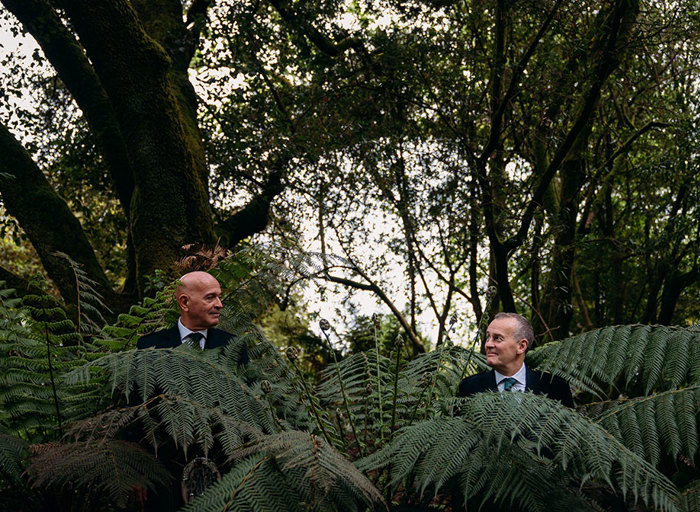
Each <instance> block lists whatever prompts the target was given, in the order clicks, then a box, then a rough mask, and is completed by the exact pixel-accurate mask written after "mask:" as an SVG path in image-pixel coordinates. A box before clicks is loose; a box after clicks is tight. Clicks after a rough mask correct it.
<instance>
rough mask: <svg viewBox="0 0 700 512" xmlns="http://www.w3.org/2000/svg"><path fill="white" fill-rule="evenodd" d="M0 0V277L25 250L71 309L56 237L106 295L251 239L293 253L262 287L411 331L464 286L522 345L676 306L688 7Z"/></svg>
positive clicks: (685, 166) (681, 282) (655, 319)
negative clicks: (519, 333) (350, 304)
mask: <svg viewBox="0 0 700 512" xmlns="http://www.w3.org/2000/svg"><path fill="white" fill-rule="evenodd" d="M0 4H1V5H2V7H1V9H2V11H0V12H1V13H2V18H3V31H4V32H5V33H6V34H7V35H8V36H9V35H10V34H14V35H19V34H27V35H28V36H30V37H31V38H33V40H34V41H36V43H37V45H38V48H37V49H36V51H34V52H33V53H32V55H31V56H26V54H23V53H22V51H19V50H12V51H8V52H6V54H5V57H4V61H3V68H2V73H3V84H4V85H3V89H2V92H3V94H2V104H1V105H0V124H1V126H0V144H1V146H2V147H1V148H0V149H1V152H2V155H3V156H2V159H1V160H0V197H1V198H2V204H3V208H4V212H5V213H4V214H3V215H4V217H3V218H4V219H5V223H4V226H3V232H2V234H3V242H2V244H3V252H2V254H3V257H2V261H1V262H0V267H1V270H0V272H1V273H2V275H1V276H0V277H1V278H2V279H3V280H5V281H6V282H8V283H10V284H11V285H12V286H13V287H15V288H17V289H18V290H22V289H24V288H26V284H27V280H28V279H29V277H30V273H31V271H33V270H35V269H36V268H39V267H40V268H42V269H43V271H44V272H45V273H46V275H48V276H49V277H50V279H51V280H52V281H53V283H54V285H55V288H56V290H58V292H59V293H60V295H61V296H62V298H63V300H64V302H65V303H66V304H67V305H68V306H69V307H72V306H73V305H75V304H76V303H77V291H76V286H75V276H74V270H73V269H72V267H71V265H69V264H67V260H66V258H65V257H62V256H59V253H60V254H64V255H67V256H68V257H69V258H70V259H71V260H72V261H74V262H75V263H77V264H78V265H80V267H81V269H82V270H83V271H84V272H85V273H86V274H87V276H89V278H90V279H91V280H93V281H94V282H95V288H96V290H97V291H98V292H99V293H100V294H101V296H102V297H103V298H104V301H105V303H106V304H107V305H108V306H109V307H110V309H111V311H113V312H121V311H126V310H127V309H128V306H129V305H130V304H133V303H134V302H135V301H137V300H140V299H142V298H143V297H145V296H148V295H149V294H152V293H153V289H154V288H153V286H152V285H153V281H152V280H153V279H154V278H155V276H156V275H157V272H165V275H166V276H168V277H175V276H176V274H177V272H178V270H175V268H176V262H177V261H178V260H180V259H181V258H183V257H186V256H188V255H190V256H191V255H192V254H193V252H196V251H197V250H200V249H202V248H205V249H212V248H214V247H216V246H218V247H221V248H223V249H227V250H234V251H236V250H238V248H240V247H241V244H245V243H247V241H248V240H251V237H252V240H254V241H258V242H262V243H263V244H264V249H262V250H263V251H265V252H267V253H268V255H269V256H270V257H271V258H273V259H275V260H276V261H278V262H279V264H280V265H287V266H289V267H290V268H292V269H298V268H299V266H298V265H297V266H295V265H294V263H293V260H294V258H300V257H301V256H299V255H301V254H306V255H307V256H308V257H309V258H310V259H312V260H313V261H314V264H313V265H312V267H313V268H311V269H310V270H309V269H308V266H306V267H304V268H306V269H307V271H305V272H301V273H298V275H287V276H286V277H285V279H287V280H288V284H289V286H288V287H287V288H285V287H282V288H281V289H282V290H286V291H284V292H282V293H281V295H280V296H279V297H278V302H279V304H280V305H282V307H284V305H285V304H287V303H288V302H289V300H290V295H289V293H292V294H293V293H295V292H298V290H299V286H303V285H304V283H306V282H308V281H309V279H313V281H314V282H315V283H316V286H318V287H320V288H321V289H323V288H325V287H327V286H328V287H333V286H340V287H342V289H344V290H347V293H350V292H352V291H361V292H363V293H369V294H372V295H373V296H374V297H376V300H377V301H379V302H380V303H382V305H383V309H384V311H386V312H391V313H392V314H393V315H394V316H395V317H396V319H397V320H398V321H399V323H400V325H401V327H402V329H404V330H405V331H406V332H407V333H408V334H409V337H410V338H411V340H412V341H413V343H414V346H415V348H416V350H418V351H420V350H422V346H421V344H422V342H421V340H420V336H419V334H418V331H419V330H420V326H419V325H418V321H419V320H418V319H419V318H421V315H422V317H423V318H424V317H425V316H426V315H427V316H430V317H432V319H433V320H432V322H433V324H432V326H433V327H432V329H433V330H431V333H430V336H431V338H432V339H434V340H435V341H436V342H437V343H441V342H442V340H443V339H444V337H445V335H446V332H447V330H448V329H449V326H450V317H451V315H453V314H457V315H459V316H460V317H461V318H463V319H467V320H468V321H476V320H478V319H479V318H481V316H482V314H483V313H484V308H485V307H486V291H487V289H488V288H489V287H495V288H496V290H497V296H496V300H494V301H492V302H491V303H490V306H489V307H490V308H491V309H492V311H495V310H509V311H519V312H523V313H525V314H526V315H527V316H528V317H532V319H533V321H534V323H535V328H536V329H535V330H536V332H537V334H538V337H539V339H540V340H542V341H547V340H553V339H561V338H564V337H566V336H568V335H569V334H572V333H576V332H582V331H585V330H589V329H591V328H594V327H600V326H605V325H610V324H620V323H637V322H638V323H661V324H673V323H676V324H691V323H693V322H694V321H697V318H698V305H697V304H698V301H697V300H696V298H697V294H698V291H699V285H698V281H699V279H700V274H699V272H698V251H699V250H700V249H699V248H700V243H698V242H699V240H698V237H699V236H700V213H699V207H698V205H699V204H700V197H698V194H700V184H699V183H698V180H699V179H700V177H699V176H700V173H699V172H698V154H699V152H698V146H697V145H698V142H697V141H698V137H697V131H698V83H699V82H698V55H699V54H698V44H699V43H698V29H699V27H700V23H698V8H697V7H698V5H697V2H695V1H687V2H667V1H639V0H604V1H601V0H595V1H593V0H591V1H583V2H578V1H577V2H567V1H562V0H548V1H543V2H542V1H538V2H531V1H507V0H498V1H495V2H480V1H468V2H454V1H449V0H448V1H437V0H422V1H419V0H416V1H401V0H390V1H377V2H362V1H343V2H340V1H320V2H316V1H314V2H291V1H279V0H269V1H263V2H259V1H250V2H247V1H244V2H238V1H235V2H234V1H223V0H222V1H206V0H194V1H188V2H180V1H176V0H159V1H145V0H143V1H142V0H131V1H128V0H119V1H114V2H94V1H80V0H61V1H58V0H55V1H54V0H2V2H0ZM23 55H24V57H23ZM30 97H31V98H33V99H34V102H33V103H31V105H29V104H28V103H27V101H26V100H27V98H30ZM309 253H312V254H309ZM389 268H390V269H392V271H391V272H386V271H385V269H389ZM292 274H293V272H292ZM323 283H327V284H323ZM293 285H294V286H293ZM295 286H296V288H295Z"/></svg>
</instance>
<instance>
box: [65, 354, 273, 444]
mask: <svg viewBox="0 0 700 512" xmlns="http://www.w3.org/2000/svg"><path fill="white" fill-rule="evenodd" d="M235 350H236V347H235V346H233V345H232V346H229V347H227V348H226V350H225V351H222V350H221V349H214V350H205V351H202V350H195V349H192V348H190V347H189V346H186V345H183V346H181V347H178V348H176V349H148V350H132V351H127V352H121V353H117V354H111V355H109V356H105V357H103V358H101V359H98V360H97V361H94V362H92V363H90V365H86V367H84V368H83V369H82V370H81V371H76V372H73V373H72V374H70V375H69V376H68V379H69V380H68V381H69V382H80V381H81V380H82V379H86V378H89V377H90V375H91V372H90V371H88V370H89V369H90V367H98V368H103V369H105V370H107V371H108V372H109V373H110V375H111V377H110V378H111V382H112V388H113V390H115V391H117V392H119V393H124V396H125V397H126V398H127V399H130V400H132V401H133V400H136V401H137V402H142V403H145V404H147V406H148V407H146V409H144V411H146V412H148V413H154V414H155V416H153V417H151V415H150V414H145V413H144V414H143V415H142V418H141V419H142V420H143V421H145V422H146V425H147V428H148V430H149V432H151V433H152V434H153V437H152V439H153V441H154V442H155V437H154V436H155V430H156V428H157V427H158V426H161V425H162V426H163V428H164V429H165V431H166V432H167V433H168V434H169V435H170V436H171V438H172V439H173V440H174V441H175V442H176V443H177V444H178V445H179V446H181V447H182V449H184V450H187V448H188V447H189V446H191V445H193V444H195V443H198V444H200V445H201V446H202V448H203V449H204V451H205V452H206V451H207V450H208V449H209V448H211V446H212V444H213V440H214V433H213V429H216V428H219V427H221V426H222V424H221V422H220V418H232V419H235V420H236V421H238V422H243V423H246V424H248V425H250V426H251V427H253V428H255V429H258V430H260V431H261V432H267V433H271V432H274V431H276V429H277V425H276V423H275V421H274V419H273V418H272V416H271V413H270V410H269V408H268V407H267V405H266V404H265V402H264V400H262V399H261V398H260V397H259V396H255V395H253V394H252V393H251V391H250V389H249V388H248V387H247V386H246V383H245V381H244V380H243V379H242V378H241V376H239V375H238V373H237V372H238V371H239V370H237V369H236V365H235V364H231V363H230V357H227V354H228V353H229V352H234V351H235ZM154 397H155V398H157V399H156V400H153V398H154ZM151 406H152V407H151ZM225 433H227V434H230V431H225ZM239 437H240V436H239ZM229 444H230V443H229Z"/></svg>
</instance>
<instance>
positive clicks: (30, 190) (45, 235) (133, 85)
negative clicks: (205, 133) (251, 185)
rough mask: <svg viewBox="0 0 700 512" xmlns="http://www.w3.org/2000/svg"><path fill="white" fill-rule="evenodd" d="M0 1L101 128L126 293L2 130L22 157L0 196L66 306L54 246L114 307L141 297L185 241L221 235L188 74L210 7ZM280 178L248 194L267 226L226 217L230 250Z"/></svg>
mask: <svg viewBox="0 0 700 512" xmlns="http://www.w3.org/2000/svg"><path fill="white" fill-rule="evenodd" d="M1 1H2V4H3V5H4V6H5V7H6V8H7V9H8V10H9V11H10V12H12V13H13V14H14V15H15V16H16V17H17V18H18V20H19V21H20V22H21V23H22V25H23V26H24V28H26V30H27V31H28V32H29V33H30V34H31V35H32V36H33V37H34V38H35V39H36V41H37V42H38V43H39V45H40V46H41V47H42V49H43V51H44V55H45V56H46V58H47V59H48V60H49V62H50V63H51V64H52V66H53V67H54V69H55V70H56V72H57V75H58V77H59V78H60V79H61V81H62V82H63V83H64V84H65V86H66V88H67V89H68V90H69V92H70V94H71V95H72V97H73V98H74V99H75V101H76V103H77V104H78V106H79V107H80V109H81V110H82V111H83V113H84V115H85V119H86V121H87V123H88V125H89V127H90V130H91V132H92V133H93V134H94V135H95V138H96V141H97V144H98V147H99V150H100V152H101V156H102V157H103V161H104V164H105V165H106V166H107V168H108V171H109V174H110V176H111V178H112V181H113V184H114V190H115V194H116V196H117V197H118V198H119V201H120V204H121V207H122V209H123V211H124V215H125V217H126V219H127V222H128V228H129V232H128V243H129V247H128V248H127V249H128V250H127V253H128V255H129V273H128V274H129V275H128V276H127V279H126V283H125V285H124V288H123V290H122V299H124V300H121V299H119V298H118V297H117V294H114V293H112V292H111V288H110V287H109V284H108V281H107V279H106V278H105V274H104V271H103V269H102V268H101V267H100V265H99V263H98V262H97V259H96V257H95V254H94V251H93V250H92V247H91V246H90V243H89V241H88V239H87V237H86V236H85V235H84V234H83V233H82V228H81V225H80V222H79V221H78V219H77V218H76V217H75V216H74V214H73V213H72V212H71V211H70V209H69V208H68V207H67V206H66V204H65V201H63V199H62V198H61V197H60V196H59V195H58V194H57V193H56V192H55V190H54V189H52V188H51V186H50V184H49V183H48V181H46V179H45V178H44V177H43V175H42V173H41V171H40V169H39V168H38V167H37V166H36V164H34V163H33V162H32V161H31V158H30V156H29V154H28V153H27V152H26V151H23V150H22V148H21V146H20V145H19V142H18V141H17V140H16V139H15V138H14V137H13V136H12V135H11V134H10V132H9V131H8V130H6V129H3V131H2V138H1V142H2V148H0V149H3V150H4V151H9V150H10V149H11V150H12V151H13V152H14V154H16V155H17V157H16V158H15V159H14V160H13V161H12V162H10V161H9V160H7V159H6V160H4V164H5V165H4V166H3V172H5V173H7V174H8V175H11V176H12V178H11V179H4V180H0V194H2V197H3V200H4V202H5V206H6V208H7V209H8V211H9V213H10V214H11V215H13V216H14V217H15V218H16V219H18V221H19V223H20V225H21V226H22V228H23V229H24V231H25V233H26V234H27V236H28V237H29V239H30V241H31V242H32V244H33V245H34V246H35V248H36V249H37V252H38V254H39V256H40V258H41V260H42V264H43V265H44V266H45V268H46V269H47V271H48V273H49V275H50V277H51V278H52V279H53V280H54V282H55V283H56V286H57V287H58V289H59V291H60V292H61V294H62V295H63V296H64V298H65V299H66V301H71V300H72V299H73V298H74V297H75V290H74V288H75V284H74V279H71V278H70V277H71V275H72V271H71V270H70V269H69V268H68V266H67V265H66V266H65V268H63V267H61V266H60V265H56V264H54V263H52V261H53V259H54V258H55V257H54V256H52V254H53V253H54V252H55V251H56V250H61V251H63V252H65V253H66V254H68V255H69V256H70V257H71V258H73V259H74V260H75V261H77V262H79V263H81V264H82V265H84V267H85V270H86V272H87V273H88V275H89V276H90V277H91V278H92V279H94V280H96V281H97V282H98V283H100V284H101V286H102V288H103V289H102V290H101V291H102V292H103V294H104V295H105V297H106V298H108V299H109V298H111V299H112V300H109V301H108V302H109V305H110V306H112V307H116V309H117V310H119V309H120V306H119V304H120V303H123V302H124V301H127V302H128V301H129V300H133V299H135V298H137V297H140V296H142V294H143V290H144V285H145V282H146V277H147V276H148V275H152V274H153V273H154V272H155V271H156V270H157V269H166V270H167V269H171V268H173V265H174V263H175V262H176V260H177V259H178V258H179V257H180V256H182V254H183V251H182V246H183V245H186V244H190V243H202V244H205V245H212V244H214V243H215V241H216V237H215V231H214V228H215V227H214V217H213V213H212V210H211V207H210V204H209V192H208V176H209V169H208V166H207V161H206V155H205V150H204V145H203V141H202V136H201V133H200V131H199V127H198V121H197V116H196V114H197V99H196V95H195V93H194V90H193V87H192V84H191V83H190V82H189V80H188V75H187V72H188V67H189V64H190V61H191V59H192V56H193V55H194V52H195V49H196V47H197V44H198V40H199V30H200V28H201V25H202V24H201V22H202V20H203V19H205V17H206V10H207V8H208V7H209V5H210V4H211V2H206V1H195V2H193V3H192V4H191V5H190V8H189V11H188V12H186V13H183V6H182V3H181V2H180V1H178V0H149V1H146V0H133V1H127V0H110V1H102V0H98V1H92V0H90V1H88V0H61V1H56V2H53V1H50V0H1ZM281 174H283V173H280V170H279V169H275V170H274V172H271V175H273V176H274V179H273V180H271V181H272V182H274V183H272V184H271V185H270V186H269V187H267V188H266V189H265V190H264V191H263V194H262V195H261V197H257V196H256V197H253V201H252V202H253V203H254V204H255V210H256V213H258V214H259V215H258V216H257V217H259V218H262V219H263V222H260V221H259V219H257V220H258V222H257V223H255V225H249V223H248V217H249V212H247V213H246V215H247V216H246V215H241V216H237V215H233V216H232V217H230V218H228V219H223V220H224V221H225V222H224V223H223V224H222V225H223V229H224V231H226V232H229V231H230V232H232V233H233V234H232V235H231V236H227V237H226V238H225V239H226V241H227V243H228V244H229V245H233V244H235V243H237V242H238V241H240V240H241V239H243V238H245V237H247V236H250V235H251V234H252V233H254V232H256V231H260V230H262V229H264V228H265V225H266V223H267V215H268V213H269V211H268V210H269V207H270V203H271V202H272V200H273V199H274V197H275V196H276V195H277V194H278V193H279V192H280V191H281V190H282V189H283V184H282V182H281V180H280V175H281ZM38 182H41V187H39V188H36V186H37V185H36V184H37V183H38ZM39 191H41V194H42V198H43V199H42V202H40V203H39V202H37V201H36V197H35V195H36V194H37V193H39ZM14 195H18V196H24V197H25V198H27V199H28V200H15V198H13V197H12V196H14ZM29 198H33V200H29ZM244 210H245V209H244ZM224 234H227V233H224ZM75 239H80V242H79V243H77V242H75ZM61 240H63V241H65V243H63V242H61Z"/></svg>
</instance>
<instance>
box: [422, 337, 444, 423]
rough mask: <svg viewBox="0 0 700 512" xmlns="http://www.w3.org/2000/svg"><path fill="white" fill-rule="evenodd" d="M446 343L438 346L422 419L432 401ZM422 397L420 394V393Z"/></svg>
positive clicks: (425, 415) (426, 415)
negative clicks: (438, 349) (435, 363)
mask: <svg viewBox="0 0 700 512" xmlns="http://www.w3.org/2000/svg"><path fill="white" fill-rule="evenodd" d="M445 345H446V343H442V344H440V354H439V355H438V362H437V366H436V368H435V371H434V372H433V375H432V378H431V379H430V391H429V392H428V399H427V400H426V401H425V412H424V414H423V418H424V419H425V418H427V417H428V411H429V410H430V403H431V402H432V401H433V391H434V389H435V383H436V382H437V376H438V373H440V368H441V367H442V356H443V353H444V350H445ZM421 395H422V393H421Z"/></svg>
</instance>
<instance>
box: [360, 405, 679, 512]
mask: <svg viewBox="0 0 700 512" xmlns="http://www.w3.org/2000/svg"><path fill="white" fill-rule="evenodd" d="M461 410H462V416H461V417H442V418H436V419H433V420H427V421H423V422H420V423H418V424H416V425H414V426H411V427H407V428H405V429H403V430H402V431H400V432H399V435H398V436H397V437H396V438H395V439H394V440H393V441H392V443H391V444H390V445H388V446H387V447H386V448H384V449H382V450H380V451H379V452H377V453H375V454H374V455H372V456H370V457H368V458H366V459H364V460H362V461H360V463H359V467H360V468H361V469H363V470H365V471H367V470H377V469H380V468H388V470H389V471H390V473H391V481H392V483H393V484H398V483H399V482H403V483H404V485H407V486H411V485H413V484H415V485H416V486H417V489H418V490H419V491H420V492H421V493H422V492H424V491H426V490H428V489H432V490H433V492H434V493H437V492H439V491H440V490H442V489H443V488H445V490H446V491H450V492H454V491H459V493H461V495H462V496H463V497H464V500H468V499H470V498H474V497H476V496H480V497H482V498H483V499H494V500H496V501H499V502H503V503H508V502H517V503H519V504H521V505H523V506H526V507H529V508H532V509H536V510H546V509H549V508H551V507H552V503H551V502H550V499H551V496H569V497H570V498H571V500H572V502H577V501H578V502H580V500H577V499H574V498H575V496H576V493H575V492H574V491H573V489H575V488H576V487H578V486H580V485H582V484H584V483H586V482H587V481H589V480H591V479H595V480H598V481H601V482H604V483H606V484H608V485H610V486H612V487H613V488H615V489H619V490H620V491H621V492H622V493H623V495H627V494H629V495H630V496H631V497H632V498H633V499H641V500H642V501H644V502H646V503H649V504H653V505H654V506H656V507H660V508H663V509H666V510H675V509H676V506H675V503H674V498H675V495H676V490H675V488H674V487H673V485H672V484H671V483H670V482H669V481H668V480H667V479H666V478H665V477H664V476H663V475H661V474H660V473H658V472H657V471H656V470H655V469H654V468H653V467H652V466H651V465H650V464H649V463H647V462H646V461H644V460H643V459H642V458H640V457H639V456H637V455H636V454H635V453H633V452H632V451H630V450H628V449H627V448H626V447H625V446H624V445H623V444H622V443H620V442H619V441H617V440H616V439H615V438H614V437H612V436H611V435H610V434H609V433H608V432H607V431H605V430H604V429H603V428H602V427H601V426H600V425H598V424H596V423H594V422H592V421H590V420H588V419H586V418H585V417H583V416H581V415H579V414H578V413H576V412H574V411H571V410H570V409H567V408H565V407H563V406H561V405H560V404H559V403H558V402H555V401H552V400H549V399H547V398H544V397H541V396H537V395H531V394H529V393H526V394H499V393H481V394H478V395H476V396H474V397H471V398H469V399H466V400H463V403H462V406H461ZM519 475H520V476H522V477H525V478H526V480H525V481H524V482H523V481H522V478H521V477H520V476H519ZM568 480H571V483H569V484H567V481H568ZM572 484H573V487H572ZM561 505H562V508H568V507H569V505H565V504H564V503H561Z"/></svg>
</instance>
